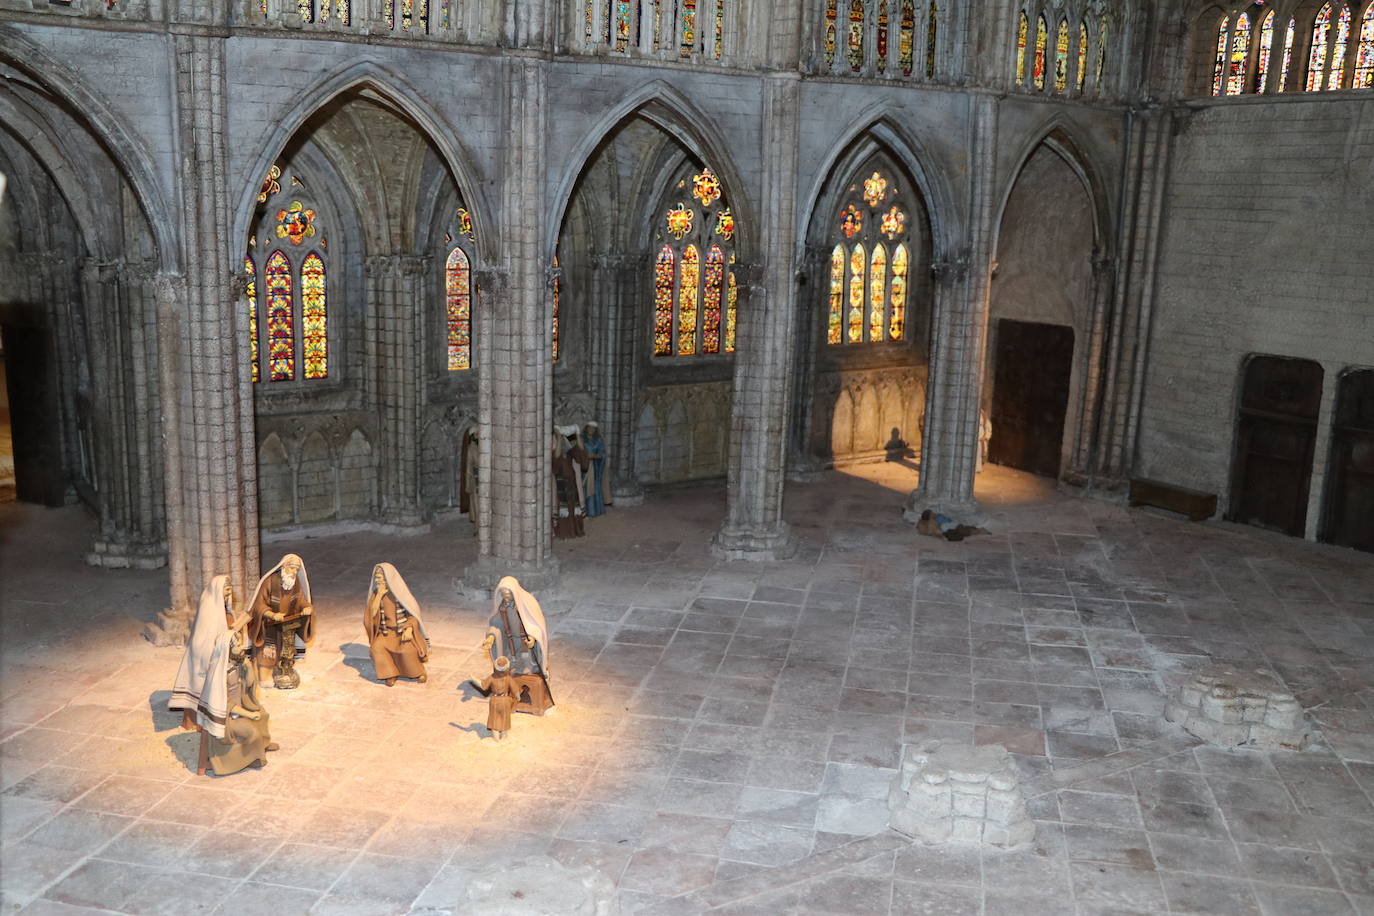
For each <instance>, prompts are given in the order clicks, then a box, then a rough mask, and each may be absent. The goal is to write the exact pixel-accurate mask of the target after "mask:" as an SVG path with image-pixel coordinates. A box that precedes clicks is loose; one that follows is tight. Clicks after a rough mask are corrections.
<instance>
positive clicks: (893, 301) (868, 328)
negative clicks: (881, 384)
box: [822, 159, 914, 346]
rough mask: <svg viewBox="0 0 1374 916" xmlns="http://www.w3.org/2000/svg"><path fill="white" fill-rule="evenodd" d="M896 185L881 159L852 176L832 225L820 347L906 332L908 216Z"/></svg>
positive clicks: (907, 202) (891, 338) (885, 338)
mask: <svg viewBox="0 0 1374 916" xmlns="http://www.w3.org/2000/svg"><path fill="white" fill-rule="evenodd" d="M912 203H913V202H912V201H911V200H908V199H907V197H906V194H905V193H904V191H903V189H902V185H901V184H900V183H899V182H897V181H896V180H895V176H894V174H893V172H892V171H891V170H890V168H889V167H888V166H887V165H885V164H884V162H883V160H882V159H875V160H871V161H870V162H869V163H868V164H866V165H865V166H864V167H863V168H862V169H860V170H859V171H858V172H856V173H855V179H854V180H853V182H852V183H851V184H850V185H849V186H848V188H847V189H846V191H845V193H844V194H843V195H842V196H841V197H840V200H839V205H840V208H841V209H840V212H839V214H838V215H836V217H835V218H834V222H833V223H832V228H831V232H832V233H833V235H832V237H831V242H832V244H833V245H834V247H833V248H831V250H830V263H829V283H828V284H826V285H824V286H823V289H824V291H825V297H824V299H823V302H822V308H823V309H824V313H825V343H826V344H827V345H830V346H834V345H851V344H863V343H881V342H883V341H900V340H902V339H903V335H904V334H905V328H906V308H907V296H908V292H909V283H910V275H909V270H910V263H909V258H910V253H909V251H908V248H907V245H906V239H907V237H908V233H909V232H910V231H912V230H911V228H910V227H911V225H912V221H913V219H914V214H912V213H911V205H912Z"/></svg>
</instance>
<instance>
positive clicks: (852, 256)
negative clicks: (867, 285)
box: [847, 245, 868, 343]
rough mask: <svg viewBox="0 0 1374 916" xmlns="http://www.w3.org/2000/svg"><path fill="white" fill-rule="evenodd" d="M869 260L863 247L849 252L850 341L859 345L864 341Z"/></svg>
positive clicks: (855, 247)
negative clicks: (865, 284) (867, 266)
mask: <svg viewBox="0 0 1374 916" xmlns="http://www.w3.org/2000/svg"><path fill="white" fill-rule="evenodd" d="M867 261H868V258H867V256H866V255H865V253H864V246H863V245H855V246H854V248H853V250H852V251H850V252H849V320H848V322H847V325H848V340H849V342H850V343H858V342H860V341H861V340H863V339H864V274H865V273H866V272H867V271H866V270H865V267H866V265H867Z"/></svg>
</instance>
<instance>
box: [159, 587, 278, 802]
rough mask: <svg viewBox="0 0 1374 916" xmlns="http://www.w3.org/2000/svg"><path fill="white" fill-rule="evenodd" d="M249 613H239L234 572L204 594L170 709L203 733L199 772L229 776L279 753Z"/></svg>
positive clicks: (207, 589)
mask: <svg viewBox="0 0 1374 916" xmlns="http://www.w3.org/2000/svg"><path fill="white" fill-rule="evenodd" d="M248 622H249V618H248V615H244V616H242V617H239V618H237V619H235V618H234V616H233V592H232V591H231V590H230V588H229V577H228V576H215V577H214V578H213V579H211V580H210V583H209V584H208V585H206V586H205V589H204V591H202V592H201V593H200V605H199V607H198V608H197V610H196V619H195V622H194V623H193V624H192V626H191V638H190V640H189V641H188V642H187V643H186V652H185V653H184V654H183V655H182V657H181V667H180V668H178V669H177V676H176V681H175V682H174V684H173V686H172V698H171V699H170V700H169V701H168V703H167V706H168V708H169V709H174V710H176V709H179V710H181V711H182V721H181V727H182V728H185V729H188V730H194V731H198V732H200V736H201V741H200V755H199V758H200V759H199V762H198V763H197V765H196V771H197V772H198V773H202V774H203V773H204V772H205V770H206V768H207V767H213V768H214V771H215V774H216V775H218V776H228V775H230V774H231V773H237V772H239V771H240V770H242V769H244V768H246V767H249V766H254V765H256V766H262V765H264V764H266V763H267V752H268V751H275V750H276V749H277V745H276V744H274V743H273V742H272V736H271V734H270V730H269V717H268V715H267V710H266V709H264V708H263V704H262V696H261V694H260V693H259V690H258V678H257V670H256V666H255V665H253V664H252V661H251V659H250V658H249V644H248V639H247V637H246V635H245V634H244V629H245V628H246V627H247V625H248Z"/></svg>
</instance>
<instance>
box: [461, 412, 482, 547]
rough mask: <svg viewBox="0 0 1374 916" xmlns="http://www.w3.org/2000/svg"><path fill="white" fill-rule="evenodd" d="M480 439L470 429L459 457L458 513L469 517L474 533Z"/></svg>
mask: <svg viewBox="0 0 1374 916" xmlns="http://www.w3.org/2000/svg"><path fill="white" fill-rule="evenodd" d="M478 445H479V442H478V439H477V430H476V429H475V428H469V429H468V431H467V432H466V433H465V434H464V435H463V449H462V453H461V455H460V456H459V464H460V469H459V487H458V511H460V512H462V513H464V514H465V515H467V517H468V521H470V522H472V527H473V533H474V534H475V533H476V530H477V524H478V518H477V478H478V474H477V465H478Z"/></svg>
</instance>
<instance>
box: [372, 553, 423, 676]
mask: <svg viewBox="0 0 1374 916" xmlns="http://www.w3.org/2000/svg"><path fill="white" fill-rule="evenodd" d="M363 629H364V630H365V631H366V632H367V643H368V646H369V648H370V650H371V653H372V667H373V668H375V669H376V671H377V679H378V680H381V681H385V682H386V685H387V686H388V687H392V686H394V685H395V684H396V679H397V678H398V677H413V678H415V679H416V680H417V681H419V682H420V683H421V684H423V683H424V682H425V681H427V680H429V676H428V675H427V674H426V673H425V662H427V661H428V660H429V637H428V636H426V635H425V624H424V621H423V620H422V619H421V618H420V605H419V603H418V602H417V601H416V600H415V596H414V595H412V594H411V593H410V589H409V588H407V587H406V581H405V580H404V579H402V578H401V574H400V573H399V572H397V571H396V567H395V566H392V565H391V564H390V563H378V564H377V565H376V566H375V567H373V569H372V588H371V589H370V590H369V592H368V595H367V607H366V608H365V609H364V610H363Z"/></svg>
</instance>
